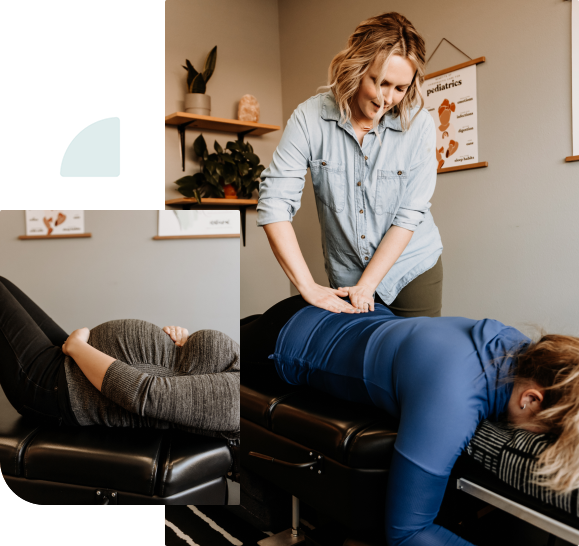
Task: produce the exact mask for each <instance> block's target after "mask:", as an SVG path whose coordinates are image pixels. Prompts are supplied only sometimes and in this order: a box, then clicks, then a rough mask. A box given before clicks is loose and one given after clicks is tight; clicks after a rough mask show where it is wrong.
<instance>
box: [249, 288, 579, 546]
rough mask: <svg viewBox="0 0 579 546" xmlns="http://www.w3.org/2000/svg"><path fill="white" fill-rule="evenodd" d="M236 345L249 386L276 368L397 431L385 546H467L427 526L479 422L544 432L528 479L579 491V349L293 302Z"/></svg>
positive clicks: (494, 329)
mask: <svg viewBox="0 0 579 546" xmlns="http://www.w3.org/2000/svg"><path fill="white" fill-rule="evenodd" d="M241 344H242V346H243V357H244V359H245V363H246V364H249V366H247V365H246V366H245V371H244V374H245V375H244V377H246V378H247V379H250V380H251V378H252V376H253V377H260V378H261V379H263V377H264V375H266V374H267V373H268V370H270V369H271V367H272V366H275V369H276V372H277V374H278V375H279V377H280V378H281V379H282V380H283V381H285V382H287V383H289V384H291V385H309V386H310V387H312V388H315V389H318V390H321V391H324V392H326V393H329V394H332V395H334V396H336V397H338V398H342V399H344V400H350V401H352V402H358V403H362V404H370V405H374V406H376V407H378V408H381V409H382V410H384V411H386V412H387V413H388V414H390V415H391V416H392V417H394V418H396V419H398V421H399V427H398V433H397V436H396V441H395V443H394V449H393V455H392V459H391V462H390V467H389V474H388V482H387V484H386V489H385V491H384V495H385V498H386V512H385V518H384V522H385V536H386V544H387V545H388V546H399V545H400V546H402V545H403V546H427V545H428V546H437V545H441V546H442V545H443V544H444V545H445V546H472V544H471V543H470V542H467V541H466V540H464V539H463V538H460V537H458V536H457V535H455V534H453V533H452V532H451V531H449V530H448V529H444V528H443V527H441V526H439V525H437V524H435V523H434V520H435V518H436V516H437V514H438V512H439V510H440V506H441V503H442V499H443V496H444V492H445V490H446V487H447V485H448V480H449V476H450V472H451V469H452V468H453V466H454V464H455V462H456V460H457V458H458V456H459V455H460V453H461V452H462V451H463V450H464V448H465V447H466V446H467V445H468V443H469V441H470V440H471V438H472V437H473V435H474V433H475V430H476V427H477V425H478V424H479V423H480V422H481V421H482V420H483V419H489V420H497V419H499V417H501V416H504V417H506V419H507V420H508V422H509V423H510V424H511V425H512V426H513V427H516V428H521V429H526V430H528V431H530V432H550V433H551V434H552V435H553V437H554V438H555V437H556V440H555V441H554V443H553V444H552V445H550V447H549V448H548V449H546V450H545V451H544V452H543V453H542V454H541V456H540V458H539V460H538V471H537V473H536V478H538V479H540V480H541V483H542V485H544V486H545V487H548V488H551V489H553V490H555V491H561V492H569V491H571V490H573V489H577V488H579V457H577V453H578V452H579V339H578V338H575V337H570V336H561V335H547V336H543V337H542V338H541V339H540V340H539V341H538V342H536V343H532V342H531V341H530V340H529V339H528V338H527V337H526V336H524V335H523V334H522V333H521V332H519V331H518V330H516V329H515V328H512V327H510V326H505V325H504V324H502V323H500V322H498V321H496V320H490V319H484V320H472V319H468V318H463V317H436V318H426V317H410V318H405V317H398V316H396V315H394V314H393V313H392V312H391V311H390V310H389V309H387V308H386V307H384V306H382V305H377V306H376V310H375V311H374V313H371V314H357V315H356V314H335V313H331V312H329V311H327V310H323V309H319V308H316V307H314V306H312V305H308V304H307V302H305V301H304V299H303V298H302V297H301V296H293V297H291V298H288V299H285V300H283V301H281V302H279V303H277V304H276V305H274V306H273V307H271V308H270V309H269V310H267V311H266V312H265V313H264V314H263V315H257V316H253V317H248V318H247V319H245V320H243V321H242V324H241ZM270 355H273V362H272V360H270V358H272V356H270ZM268 377H269V376H268ZM249 447H250V449H252V446H249ZM354 500H355V499H354Z"/></svg>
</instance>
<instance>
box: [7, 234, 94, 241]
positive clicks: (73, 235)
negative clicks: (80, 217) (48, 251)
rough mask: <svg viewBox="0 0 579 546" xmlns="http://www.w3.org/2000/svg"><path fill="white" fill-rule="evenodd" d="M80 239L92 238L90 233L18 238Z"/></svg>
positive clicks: (23, 237) (23, 236) (20, 237)
mask: <svg viewBox="0 0 579 546" xmlns="http://www.w3.org/2000/svg"><path fill="white" fill-rule="evenodd" d="M81 237H92V233H69V234H66V235H64V234H63V235H20V236H19V237H18V238H19V239H22V240H26V239H78V238H81Z"/></svg>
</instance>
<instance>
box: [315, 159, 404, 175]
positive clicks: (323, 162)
mask: <svg viewBox="0 0 579 546" xmlns="http://www.w3.org/2000/svg"><path fill="white" fill-rule="evenodd" d="M322 165H323V166H324V167H325V166H326V162H325V161H322ZM398 174H400V173H398Z"/></svg>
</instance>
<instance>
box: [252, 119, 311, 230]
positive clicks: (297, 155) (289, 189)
mask: <svg viewBox="0 0 579 546" xmlns="http://www.w3.org/2000/svg"><path fill="white" fill-rule="evenodd" d="M309 160H310V144H309V138H308V131H307V125H306V119H305V115H304V113H303V112H301V111H300V110H299V109H297V110H295V111H294V113H293V114H292V116H291V118H290V119H289V121H288V123H287V125H286V128H285V130H284V132H283V135H282V137H281V141H280V143H279V146H278V147H277V149H276V151H275V153H274V154H273V159H272V161H271V164H270V165H269V167H268V168H267V169H265V170H264V171H263V173H262V174H261V180H262V182H261V184H260V185H259V203H258V205H257V225H258V226H265V225H266V224H273V223H275V222H284V221H290V222H291V221H292V219H293V217H294V215H295V214H296V212H297V211H298V209H299V208H300V204H301V198H302V192H303V189H304V183H305V176H306V172H307V170H308V164H309Z"/></svg>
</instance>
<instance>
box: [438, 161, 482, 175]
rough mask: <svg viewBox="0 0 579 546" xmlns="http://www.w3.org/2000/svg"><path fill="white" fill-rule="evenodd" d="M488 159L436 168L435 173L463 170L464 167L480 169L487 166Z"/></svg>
mask: <svg viewBox="0 0 579 546" xmlns="http://www.w3.org/2000/svg"><path fill="white" fill-rule="evenodd" d="M488 166H489V162H488V161H481V162H480V163H471V164H470V165H459V166H458V167H448V168H447V169H438V170H437V171H436V173H437V174H444V173H452V172H454V171H464V170H466V169H480V168H481V167H488Z"/></svg>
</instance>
